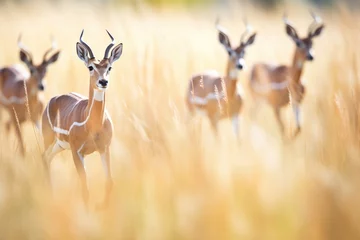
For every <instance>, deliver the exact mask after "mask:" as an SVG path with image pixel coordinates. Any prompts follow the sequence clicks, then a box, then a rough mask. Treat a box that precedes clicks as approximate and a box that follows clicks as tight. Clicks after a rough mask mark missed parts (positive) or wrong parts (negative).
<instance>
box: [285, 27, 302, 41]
mask: <svg viewBox="0 0 360 240" xmlns="http://www.w3.org/2000/svg"><path fill="white" fill-rule="evenodd" d="M285 29H286V33H287V35H289V36H290V37H291V38H292V39H293V40H294V41H295V42H296V41H298V40H299V36H298V34H297V32H296V30H295V28H294V27H293V26H291V25H290V24H288V23H286V28H285Z"/></svg>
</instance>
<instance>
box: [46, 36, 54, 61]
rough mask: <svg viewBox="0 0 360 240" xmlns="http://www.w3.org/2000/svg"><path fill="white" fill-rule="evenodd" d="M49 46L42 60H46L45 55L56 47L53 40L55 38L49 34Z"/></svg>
mask: <svg viewBox="0 0 360 240" xmlns="http://www.w3.org/2000/svg"><path fill="white" fill-rule="evenodd" d="M50 38H51V48H49V49H48V50H47V51H46V52H45V54H44V57H43V62H46V58H47V55H48V54H49V53H50V52H51V51H52V50H54V49H55V48H56V42H55V39H54V36H52V35H51V37H50Z"/></svg>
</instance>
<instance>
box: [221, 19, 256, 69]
mask: <svg viewBox="0 0 360 240" xmlns="http://www.w3.org/2000/svg"><path fill="white" fill-rule="evenodd" d="M244 23H245V27H246V29H245V32H244V33H243V34H242V35H241V38H240V44H239V45H238V46H236V47H232V46H231V43H230V39H229V36H228V35H227V34H226V31H225V29H224V28H222V27H221V26H220V25H219V19H217V20H216V28H217V30H218V31H219V42H220V43H221V44H222V45H223V46H224V47H225V50H226V51H227V52H228V54H229V60H230V61H231V63H232V64H233V66H234V67H236V68H237V69H238V70H241V69H243V68H244V67H245V60H244V57H245V50H246V48H247V47H248V46H249V45H251V44H253V43H254V41H255V37H256V33H253V34H252V35H251V36H250V37H248V38H246V36H247V35H248V34H249V33H250V32H251V26H250V25H249V24H248V23H247V22H246V21H244ZM245 39H246V40H245Z"/></svg>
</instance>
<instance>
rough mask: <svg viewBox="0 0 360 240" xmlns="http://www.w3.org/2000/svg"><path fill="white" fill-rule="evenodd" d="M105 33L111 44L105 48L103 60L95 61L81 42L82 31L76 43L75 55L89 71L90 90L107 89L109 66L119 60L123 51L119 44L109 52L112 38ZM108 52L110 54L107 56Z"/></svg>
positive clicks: (89, 50)
mask: <svg viewBox="0 0 360 240" xmlns="http://www.w3.org/2000/svg"><path fill="white" fill-rule="evenodd" d="M106 32H107V33H108V34H109V36H110V38H111V43H110V44H109V45H108V46H107V48H106V50H105V54H104V58H103V59H102V60H101V61H97V60H95V57H94V54H93V52H92V50H91V48H90V47H89V45H87V44H86V43H85V42H84V41H83V40H82V36H83V34H84V30H82V32H81V35H80V42H77V43H76V52H77V55H78V56H79V58H80V59H81V60H82V61H83V62H84V63H85V66H86V67H87V68H88V69H89V72H90V86H91V88H92V89H94V90H98V91H105V90H106V89H107V87H108V83H109V75H110V71H111V66H112V64H113V63H114V62H115V61H116V60H118V59H119V58H120V56H121V54H122V49H123V44H122V43H120V44H119V45H117V46H115V47H114V48H113V49H112V50H111V48H112V47H113V46H114V38H113V37H112V36H111V34H110V33H109V32H108V31H107V30H106ZM110 50H111V54H110V56H109V52H110Z"/></svg>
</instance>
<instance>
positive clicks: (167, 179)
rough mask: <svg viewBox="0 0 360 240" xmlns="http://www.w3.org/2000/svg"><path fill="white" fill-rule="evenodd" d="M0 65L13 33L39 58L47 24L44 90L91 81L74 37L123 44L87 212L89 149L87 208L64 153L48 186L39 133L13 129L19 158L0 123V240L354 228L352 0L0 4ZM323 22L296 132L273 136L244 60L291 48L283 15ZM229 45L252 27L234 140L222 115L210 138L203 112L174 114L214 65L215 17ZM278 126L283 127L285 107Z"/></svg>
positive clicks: (359, 53)
mask: <svg viewBox="0 0 360 240" xmlns="http://www.w3.org/2000/svg"><path fill="white" fill-rule="evenodd" d="M0 2H1V5H0V22H1V24H0V31H1V33H2V34H1V38H0V65H1V66H7V65H12V64H21V65H23V66H24V67H25V65H24V64H23V63H21V62H20V60H19V49H18V47H17V38H18V36H19V34H20V33H22V42H23V44H24V45H25V46H26V47H27V48H28V49H29V51H30V52H31V53H32V54H33V55H34V59H35V60H34V61H35V62H38V61H40V59H42V56H43V54H44V53H45V51H46V50H47V49H48V48H49V47H50V43H51V41H50V39H51V38H50V36H51V35H52V36H54V38H55V39H56V42H57V48H59V49H61V55H60V57H59V60H58V61H57V62H56V63H54V64H53V65H51V66H49V69H48V73H47V75H46V90H45V91H44V94H43V97H44V99H45V101H46V102H47V101H49V99H50V98H51V97H53V96H55V95H59V94H64V93H68V92H71V91H74V92H78V93H80V94H83V95H85V96H87V95H88V92H89V85H88V84H89V72H88V70H87V69H86V67H85V66H84V64H83V63H82V62H81V61H80V59H79V58H78V56H77V54H76V51H75V44H76V42H77V41H78V39H79V36H80V32H81V30H82V29H85V33H84V40H85V41H86V42H87V43H88V44H89V45H90V46H91V48H92V49H93V51H94V53H95V56H97V57H98V58H101V56H103V53H104V50H105V47H106V46H107V45H108V44H109V38H108V36H107V34H106V32H105V29H108V30H109V31H110V32H111V33H112V35H113V36H114V37H115V39H116V43H119V42H122V43H123V44H124V50H123V55H122V56H121V58H120V60H119V61H117V62H116V63H115V64H114V65H113V68H112V69H113V70H112V72H111V77H110V79H111V80H110V85H109V89H108V90H107V93H106V94H107V96H106V101H107V102H106V104H107V109H108V111H109V113H110V114H111V116H112V119H113V122H114V127H115V134H114V137H113V141H112V145H111V165H112V173H113V177H114V192H113V195H112V197H111V203H110V206H109V208H108V209H106V210H104V211H100V212H98V211H95V210H94V206H95V204H96V203H97V202H98V201H100V200H101V199H102V196H103V194H104V187H105V176H104V171H103V169H102V166H101V161H100V157H99V156H98V154H92V155H90V156H88V157H86V160H85V165H86V171H87V175H88V186H89V190H90V211H89V212H86V211H85V209H84V207H83V205H82V201H81V195H80V185H79V178H78V176H77V173H76V170H75V167H74V163H73V161H72V157H71V154H70V152H68V151H64V152H62V153H60V154H58V155H57V156H56V157H55V159H54V160H53V162H52V166H51V175H52V184H53V188H54V191H53V192H51V191H50V190H49V189H48V188H47V187H46V184H45V180H44V179H45V176H44V172H43V169H42V164H41V161H42V159H41V154H42V152H43V146H42V139H41V136H40V134H39V133H38V132H37V131H36V130H35V129H34V126H32V125H31V124H30V123H27V124H25V125H24V126H23V128H22V132H23V134H24V139H25V142H26V151H27V156H26V158H25V159H23V158H21V157H20V154H19V147H18V143H17V141H16V138H15V134H14V133H13V132H11V133H10V135H6V134H5V126H4V125H5V121H6V120H7V117H8V116H6V115H5V114H4V116H3V118H2V119H1V120H0V239H47V240H48V239H139V240H140V239H141V240H144V239H154V240H155V239H156V240H161V239H164V240H165V239H179V240H180V239H193V240H198V239H214V240H219V239H274V240H279V239H284V240H285V239H286V240H288V239H324V240H325V239H326V240H328V239H360V207H359V202H360V191H359V189H360V174H359V172H360V161H359V159H360V148H359V146H360V137H359V136H360V47H359V46H360V45H359V39H360V17H359V11H358V7H359V1H358V0H341V1H340V0H337V1H336V0H309V1H300V0H298V1H296V0H293V1H291V0H253V1H250V0H244V1H236V0H123V1H121V0H107V1H100V0H53V1H42V0H35V1H31V0H1V1H0ZM309 9H312V10H314V11H315V12H316V13H317V14H318V15H319V16H321V17H322V19H323V21H324V23H325V29H324V31H323V33H322V34H321V36H319V37H318V38H316V39H314V45H313V50H314V52H315V60H314V61H313V62H311V63H310V62H308V63H306V65H305V67H304V71H303V76H302V82H303V84H304V85H305V87H306V95H305V97H304V101H303V103H302V105H301V109H302V126H303V127H302V132H301V134H300V135H299V137H298V138H297V139H295V140H294V141H291V142H288V143H284V142H283V141H282V140H281V136H280V134H279V128H278V126H277V123H276V120H275V117H274V114H273V111H272V109H271V108H270V107H269V106H268V105H266V104H261V105H260V106H259V107H258V108H257V109H256V111H257V114H256V116H255V117H254V116H251V115H250V110H249V109H250V108H251V106H252V104H253V102H252V100H251V97H250V96H249V91H248V89H247V86H248V80H249V73H250V71H251V68H252V66H253V64H255V63H258V62H267V63H273V64H287V65H289V64H290V63H291V61H292V58H293V54H294V48H295V45H294V43H293V42H292V40H291V39H290V38H289V37H288V36H287V35H286V33H285V27H284V23H283V22H282V16H283V13H284V11H286V12H287V14H288V17H289V19H290V21H291V22H292V23H293V25H294V27H295V28H296V30H297V31H298V33H299V34H300V35H301V36H305V34H306V32H307V29H308V26H309V24H310V23H311V22H312V18H311V16H310V14H309ZM216 17H219V18H220V23H221V25H222V26H223V27H224V28H226V30H227V31H228V33H229V37H230V40H231V42H232V43H233V44H234V45H235V44H237V43H238V42H239V40H240V36H241V33H242V32H243V31H244V28H245V27H244V25H243V22H242V20H243V18H244V17H246V18H247V19H248V21H249V23H250V24H251V25H252V27H253V31H256V32H257V33H258V34H257V37H256V40H255V43H254V44H253V45H251V46H249V48H248V49H247V51H246V55H245V61H246V65H247V68H246V69H245V70H244V71H241V73H239V80H238V87H239V91H240V89H243V90H242V92H243V97H244V109H243V111H242V113H241V124H240V132H241V140H240V141H236V139H235V137H234V136H233V134H232V130H231V124H230V121H228V120H224V121H223V122H221V124H220V126H219V139H214V137H213V135H212V132H211V128H210V127H209V123H208V121H207V119H202V118H201V117H197V118H196V119H194V122H191V123H190V124H189V123H187V122H186V120H185V119H186V116H187V115H186V114H187V111H186V108H185V104H184V103H185V100H184V99H185V89H186V87H187V85H188V81H189V78H190V76H192V74H194V73H199V72H202V71H204V70H208V69H213V70H216V71H219V72H220V73H224V72H225V67H226V61H227V56H228V55H227V53H226V51H225V50H224V48H223V47H222V46H221V45H220V44H219V42H218V35H217V34H218V33H217V30H216V29H215V26H214V23H215V19H216ZM282 115H283V117H284V119H285V122H286V132H287V134H290V133H291V132H292V131H293V130H294V125H295V123H294V117H293V114H292V111H291V108H290V107H287V108H285V109H284V110H283V112H282Z"/></svg>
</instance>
